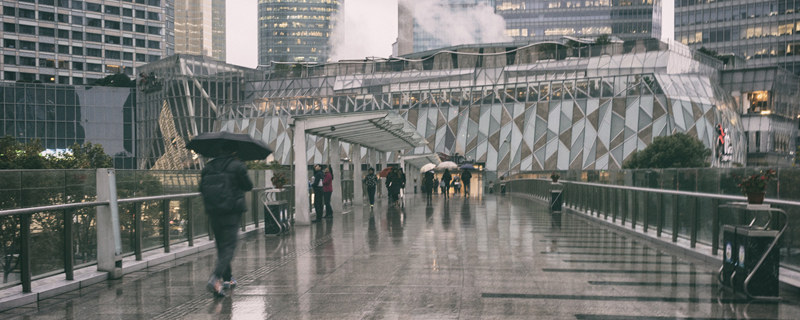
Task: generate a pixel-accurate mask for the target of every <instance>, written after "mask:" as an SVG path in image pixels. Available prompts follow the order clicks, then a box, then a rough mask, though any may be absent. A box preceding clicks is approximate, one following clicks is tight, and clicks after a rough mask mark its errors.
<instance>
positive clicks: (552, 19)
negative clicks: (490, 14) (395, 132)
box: [398, 0, 662, 55]
mask: <svg viewBox="0 0 800 320" xmlns="http://www.w3.org/2000/svg"><path fill="white" fill-rule="evenodd" d="M440 2H441V6H442V7H443V8H445V9H448V10H451V11H458V10H464V9H465V8H469V7H475V6H478V5H489V6H491V7H492V8H493V9H494V12H495V13H496V14H497V15H499V16H501V17H502V18H503V19H504V20H505V24H506V25H505V35H506V36H509V37H511V38H512V39H513V40H514V41H520V42H530V41H548V40H560V39H561V38H562V37H565V36H568V37H597V36H599V35H604V34H605V35H612V36H615V37H618V38H620V39H622V40H632V39H648V38H655V39H659V38H661V14H662V7H661V5H662V1H661V0H597V1H573V0H569V1H567V0H442V1H440ZM476 23H480V22H476ZM398 34H399V37H398V54H400V55H403V54H408V53H412V52H421V51H426V50H431V49H436V48H440V47H443V46H449V45H460V44H462V43H451V42H450V41H447V40H446V39H442V38H441V37H438V38H437V37H435V36H434V35H431V34H429V33H426V32H424V31H423V30H421V28H420V27H419V25H418V23H417V22H415V21H414V13H413V9H410V8H408V5H405V6H404V5H402V4H401V5H400V6H399V8H398ZM484 42H496V41H491V40H490V41H484Z"/></svg>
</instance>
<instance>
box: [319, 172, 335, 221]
mask: <svg viewBox="0 0 800 320" xmlns="http://www.w3.org/2000/svg"><path fill="white" fill-rule="evenodd" d="M323 174H324V176H323V178H322V192H323V197H324V198H325V219H333V208H332V207H331V196H332V195H333V169H331V165H328V166H326V167H325V169H323Z"/></svg>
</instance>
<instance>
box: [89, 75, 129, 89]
mask: <svg viewBox="0 0 800 320" xmlns="http://www.w3.org/2000/svg"><path fill="white" fill-rule="evenodd" d="M94 84H95V85H97V86H105V87H128V88H133V87H136V81H133V80H131V78H130V77H128V76H127V75H125V74H124V73H117V74H112V75H110V76H106V77H105V78H102V79H99V80H97V81H95V82H94Z"/></svg>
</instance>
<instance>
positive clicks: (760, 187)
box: [734, 169, 776, 204]
mask: <svg viewBox="0 0 800 320" xmlns="http://www.w3.org/2000/svg"><path fill="white" fill-rule="evenodd" d="M775 176H776V175H775V170H772V169H770V170H766V171H764V170H761V171H759V173H756V174H753V175H750V176H748V177H740V176H737V175H734V178H737V179H739V184H738V186H739V188H741V189H742V193H743V194H744V195H746V196H747V202H748V203H750V204H762V203H764V195H765V194H766V189H767V183H768V182H769V181H770V180H772V179H775Z"/></svg>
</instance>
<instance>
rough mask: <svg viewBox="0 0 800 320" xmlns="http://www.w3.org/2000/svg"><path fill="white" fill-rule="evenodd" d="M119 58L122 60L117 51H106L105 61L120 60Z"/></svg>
mask: <svg viewBox="0 0 800 320" xmlns="http://www.w3.org/2000/svg"><path fill="white" fill-rule="evenodd" d="M121 58H122V56H121V55H120V52H119V51H116V50H106V59H114V60H120V59H121Z"/></svg>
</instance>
